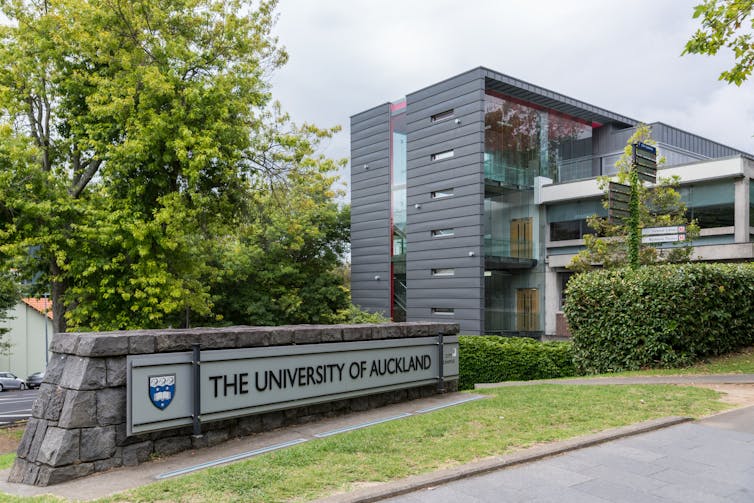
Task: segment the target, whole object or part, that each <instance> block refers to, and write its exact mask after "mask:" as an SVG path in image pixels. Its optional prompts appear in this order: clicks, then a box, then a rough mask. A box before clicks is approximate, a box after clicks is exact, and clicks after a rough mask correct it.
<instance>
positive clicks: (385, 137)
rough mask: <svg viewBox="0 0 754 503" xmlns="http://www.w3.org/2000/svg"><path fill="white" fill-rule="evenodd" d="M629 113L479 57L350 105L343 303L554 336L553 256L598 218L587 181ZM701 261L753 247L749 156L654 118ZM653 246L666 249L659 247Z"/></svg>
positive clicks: (607, 158) (610, 163)
mask: <svg viewBox="0 0 754 503" xmlns="http://www.w3.org/2000/svg"><path fill="white" fill-rule="evenodd" d="M638 123H639V122H638V121H637V120H634V119H631V118H628V117H625V116H622V115H620V114H617V113H614V112H610V111H608V110H604V109H601V108H598V107H596V106H593V105H590V104H587V103H584V102H582V101H578V100H576V99H573V98H569V97H567V96H564V95H562V94H559V93H556V92H553V91H549V90H547V89H543V88H541V87H538V86H535V85H532V84H529V83H527V82H523V81H521V80H518V79H515V78H512V77H509V76H507V75H504V74H501V73H498V72H495V71H492V70H489V69H487V68H481V67H480V68H475V69H473V70H470V71H468V72H465V73H463V74H461V75H457V76H455V77H452V78H449V79H447V80H444V81H442V82H438V83H437V84H433V85H431V86H429V87H426V88H424V89H421V90H419V91H416V92H413V93H410V94H407V95H406V97H405V98H404V99H401V100H399V101H396V102H393V103H385V104H382V105H379V106H376V107H374V108H371V109H369V110H366V111H364V112H361V113H359V114H356V115H354V116H353V117H351V261H352V270H351V289H352V298H353V302H354V303H355V304H357V305H360V306H361V307H362V308H365V309H368V310H370V311H378V312H381V313H384V314H386V315H388V316H391V317H392V318H393V319H394V320H396V321H400V320H408V321H418V320H446V321H448V320H453V321H457V322H459V323H460V325H461V331H462V333H467V334H482V333H490V334H502V335H524V336H532V337H540V336H545V335H564V334H565V333H566V328H565V323H564V322H563V320H562V314H561V313H560V307H561V302H562V291H563V286H564V284H565V283H566V282H567V279H568V277H569V274H570V273H569V272H568V271H567V269H566V268H565V266H566V265H567V264H568V263H569V262H570V260H571V258H572V257H573V255H574V254H575V253H577V252H578V251H579V250H580V249H581V248H583V243H584V242H583V235H584V234H585V233H587V232H588V228H587V226H586V218H587V217H588V216H590V215H592V214H595V213H596V214H601V215H604V214H605V210H604V209H603V207H602V204H601V198H602V192H601V191H600V190H599V189H598V187H597V182H596V177H597V176H599V175H607V174H613V173H615V166H614V165H615V162H616V160H617V159H618V158H619V157H620V155H621V154H622V151H623V148H624V146H625V145H626V141H627V140H628V139H629V138H630V136H631V135H632V134H633V132H634V131H635V128H636V126H637V124H638ZM651 127H652V133H653V138H654V140H656V141H657V143H658V150H659V154H660V155H663V156H664V157H665V158H666V163H665V165H664V167H663V168H662V169H661V170H660V173H659V176H670V175H679V176H680V177H681V180H682V188H681V193H682V196H683V198H684V200H685V201H686V203H687V205H688V207H689V211H690V213H691V216H692V217H693V218H696V219H697V220H698V222H699V224H700V225H701V228H702V233H701V236H700V237H699V239H698V240H695V241H694V242H693V246H694V247H695V249H694V250H695V251H694V253H695V258H696V259H698V260H716V261H717V260H728V261H750V260H752V259H753V258H754V242H753V241H754V239H753V237H754V222H753V221H752V219H753V218H754V216H753V215H754V208H753V206H754V183H752V182H751V179H752V178H753V177H754V156H752V155H750V154H747V153H744V152H741V151H739V150H736V149H734V148H730V147H727V146H725V145H722V144H720V143H717V142H714V141H712V140H709V139H706V138H702V137H700V136H697V135H694V134H691V133H687V132H685V131H682V130H680V129H677V128H674V127H671V126H668V125H666V124H662V123H654V124H651ZM660 246H671V245H669V244H667V245H660Z"/></svg>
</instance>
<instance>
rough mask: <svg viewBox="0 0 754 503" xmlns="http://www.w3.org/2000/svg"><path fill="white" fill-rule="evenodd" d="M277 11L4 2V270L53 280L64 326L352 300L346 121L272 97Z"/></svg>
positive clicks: (213, 4)
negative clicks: (342, 201) (322, 149)
mask: <svg viewBox="0 0 754 503" xmlns="http://www.w3.org/2000/svg"><path fill="white" fill-rule="evenodd" d="M275 4H276V2H275V1H274V0H271V1H264V0H263V1H261V2H252V1H244V0H181V1H178V2H172V3H171V2H168V3H157V4H156V3H154V2H145V1H140V0H128V1H126V0H115V1H111V0H107V1H105V0H90V1H84V0H50V1H47V2H43V3H38V2H28V1H24V0H6V1H0V12H2V13H3V14H5V15H6V16H7V17H8V18H9V19H11V20H12V21H14V22H15V25H10V26H3V27H0V59H1V60H2V61H4V62H7V63H8V64H7V65H3V66H2V68H0V243H1V244H0V261H3V262H6V263H7V264H9V266H11V267H14V268H15V269H17V270H19V271H21V272H22V274H24V275H25V276H26V277H27V279H31V278H34V279H35V281H36V284H37V285H51V294H52V298H53V312H54V316H55V324H56V330H58V331H64V330H66V329H75V330H108V329H127V328H156V327H164V326H168V325H172V326H188V325H189V324H191V323H192V322H202V323H208V324H212V323H229V322H234V323H260V324H278V323H291V322H325V321H327V320H328V319H329V318H334V317H335V316H336V315H335V313H337V312H338V311H339V310H341V309H345V308H347V306H348V292H347V291H346V290H345V289H344V287H343V284H342V281H340V280H339V277H338V276H337V275H336V274H334V273H333V272H332V271H333V269H335V268H336V267H337V266H338V263H339V261H340V259H341V257H342V255H343V253H344V250H345V243H346V242H347V239H348V235H347V234H348V225H347V220H348V217H347V215H348V210H347V209H342V208H339V207H338V206H337V205H336V204H335V202H334V199H335V196H336V194H335V193H333V192H332V191H331V190H330V189H329V187H330V186H331V185H332V183H333V178H332V177H330V176H328V175H327V173H328V172H332V171H333V170H335V169H337V168H338V167H339V166H340V165H341V162H339V161H333V160H331V159H327V158H325V157H323V156H321V155H317V154H316V151H317V148H318V146H319V143H320V142H321V141H323V140H326V139H328V138H330V137H331V136H332V134H334V133H335V132H336V131H337V130H338V128H332V129H319V128H317V127H316V126H313V125H309V124H304V125H301V126H297V125H295V124H294V123H293V122H292V121H291V120H290V118H289V117H288V116H287V115H286V114H284V113H282V112H281V111H280V107H279V106H278V105H276V104H272V105H271V104H270V101H271V96H270V93H269V88H270V85H269V82H268V79H269V77H270V72H271V71H272V70H274V69H275V68H277V67H279V66H280V65H282V64H283V63H284V62H285V60H286V59H287V56H286V54H285V51H284V50H282V49H281V48H279V47H278V44H277V39H276V38H275V37H274V36H273V35H272V33H271V31H272V28H273V25H274V19H275V14H274V7H275ZM30 250H32V253H30ZM40 273H41V276H40ZM39 288H41V287H39ZM44 289H45V290H47V288H46V287H45V288H44Z"/></svg>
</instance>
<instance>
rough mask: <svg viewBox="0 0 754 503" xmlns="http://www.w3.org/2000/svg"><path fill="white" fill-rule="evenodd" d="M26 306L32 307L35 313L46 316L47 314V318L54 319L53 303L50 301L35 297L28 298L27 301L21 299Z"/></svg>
mask: <svg viewBox="0 0 754 503" xmlns="http://www.w3.org/2000/svg"><path fill="white" fill-rule="evenodd" d="M21 300H22V301H23V303H24V304H26V305H27V306H29V307H31V308H32V309H34V310H35V311H37V312H39V313H42V314H45V312H46V313H47V317H48V318H50V319H52V301H51V300H50V299H44V298H42V299H35V298H33V297H28V298H26V299H21Z"/></svg>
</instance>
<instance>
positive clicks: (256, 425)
mask: <svg viewBox="0 0 754 503" xmlns="http://www.w3.org/2000/svg"><path fill="white" fill-rule="evenodd" d="M261 431H263V430H262V418H261V417H260V416H259V415H254V416H247V417H242V418H239V419H238V420H237V421H236V424H235V425H233V426H232V427H231V429H230V435H231V436H233V437H245V436H247V435H251V434H253V433H259V432H261Z"/></svg>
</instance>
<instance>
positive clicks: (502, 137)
mask: <svg viewBox="0 0 754 503" xmlns="http://www.w3.org/2000/svg"><path fill="white" fill-rule="evenodd" d="M484 106H485V113H484V174H485V178H486V179H487V180H491V181H494V182H496V183H498V184H500V185H503V186H508V187H533V186H534V177H537V176H545V177H547V178H550V179H552V180H553V181H554V182H563V181H568V180H576V179H581V178H589V177H591V176H592V127H591V125H589V124H586V123H585V122H583V121H579V120H576V119H574V118H571V117H566V116H564V115H563V114H560V113H557V112H554V111H552V110H545V109H542V108H540V107H535V106H533V105H530V104H526V103H524V102H521V101H519V100H516V99H513V98H509V97H505V96H502V95H498V94H495V93H492V92H489V91H488V93H487V94H486V95H485V104H484Z"/></svg>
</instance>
